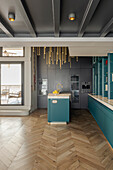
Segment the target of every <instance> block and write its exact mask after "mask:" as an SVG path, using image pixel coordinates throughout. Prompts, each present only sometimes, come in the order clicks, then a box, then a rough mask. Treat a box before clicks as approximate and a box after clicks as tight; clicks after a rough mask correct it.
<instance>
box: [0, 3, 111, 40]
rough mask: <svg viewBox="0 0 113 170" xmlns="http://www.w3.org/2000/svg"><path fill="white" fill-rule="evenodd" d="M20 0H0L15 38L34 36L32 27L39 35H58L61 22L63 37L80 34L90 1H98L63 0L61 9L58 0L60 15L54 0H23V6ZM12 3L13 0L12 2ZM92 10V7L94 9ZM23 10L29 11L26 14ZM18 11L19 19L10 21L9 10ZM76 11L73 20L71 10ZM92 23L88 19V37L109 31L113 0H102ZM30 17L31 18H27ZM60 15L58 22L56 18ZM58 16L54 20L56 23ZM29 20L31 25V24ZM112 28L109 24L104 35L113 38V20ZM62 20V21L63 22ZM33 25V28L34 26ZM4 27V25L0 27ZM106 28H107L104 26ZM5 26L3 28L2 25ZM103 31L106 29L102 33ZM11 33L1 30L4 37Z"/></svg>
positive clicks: (17, 16) (0, 11) (86, 26)
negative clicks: (69, 17) (56, 32)
mask: <svg viewBox="0 0 113 170" xmlns="http://www.w3.org/2000/svg"><path fill="white" fill-rule="evenodd" d="M17 1H19V0H0V17H1V18H3V19H4V21H5V23H6V25H4V26H5V27H6V28H7V26H9V27H10V28H11V29H12V32H14V36H15V37H25V36H27V37H29V36H32V34H31V32H30V31H31V30H33V31H34V33H35V34H36V35H37V36H39V37H54V36H55V26H54V23H58V24H57V30H58V35H59V36H60V37H77V36H78V33H79V31H80V26H81V25H82V21H84V20H83V16H84V13H85V11H86V8H87V6H88V4H89V3H88V2H95V1H96V0H92V1H91V0H60V3H59V4H60V5H59V7H60V10H59V9H58V5H57V0H54V4H55V5H54V8H55V6H56V9H55V10H56V14H58V12H59V13H60V14H59V15H60V21H59V17H57V15H56V17H55V16H54V15H53V14H54V13H53V11H54V10H53V6H52V0H20V1H19V2H20V3H21V2H22V5H23V9H21V8H22V6H21V5H20V6H19V7H18V3H16V2H17ZM11 2H12V3H11ZM90 9H91V8H90ZM21 10H23V11H24V12H25V14H24V12H23V13H22V12H21ZM10 11H12V12H14V13H15V21H14V22H10V21H9V20H8V12H10ZM72 12H74V13H75V16H76V18H75V21H70V20H69V19H68V16H69V14H70V13H72ZM93 12H94V13H93V15H90V12H89V16H92V17H91V18H90V20H89V21H90V22H86V25H85V28H84V31H83V35H82V36H84V37H99V36H102V34H101V33H103V32H104V33H105V30H106V27H105V26H106V25H107V23H109V21H110V20H111V18H113V0H100V2H99V4H98V5H97V6H95V8H94V11H93ZM25 16H27V17H28V18H27V19H28V20H29V21H27V20H26V19H25ZM54 18H57V19H56V20H57V21H56V22H55V19H54ZM53 19H54V22H53ZM28 22H29V25H30V26H28V25H27V23H28ZM111 22H112V20H111ZM111 22H110V24H111V27H110V26H109V24H108V25H107V31H106V34H105V35H104V33H103V36H107V37H113V28H112V23H111ZM59 23H60V24H59ZM31 27H32V28H31ZM0 28H2V27H0ZM103 28H105V29H103ZM2 29H3V28H2ZM102 30H104V31H103V32H102ZM4 35H6V36H7V34H5V33H4V32H3V30H1V29H0V37H3V36H4Z"/></svg>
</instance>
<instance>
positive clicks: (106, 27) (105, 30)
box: [100, 18, 113, 37]
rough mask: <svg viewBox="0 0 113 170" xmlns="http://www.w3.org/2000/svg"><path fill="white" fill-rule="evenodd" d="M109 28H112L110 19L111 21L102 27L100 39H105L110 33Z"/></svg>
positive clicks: (112, 21)
mask: <svg viewBox="0 0 113 170" xmlns="http://www.w3.org/2000/svg"><path fill="white" fill-rule="evenodd" d="M111 28H113V18H111V20H110V21H109V22H108V23H107V24H106V25H105V26H104V28H103V29H102V31H101V33H100V37H105V36H106V35H107V34H108V33H109V32H110V30H111Z"/></svg>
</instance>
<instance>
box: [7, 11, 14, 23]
mask: <svg viewBox="0 0 113 170" xmlns="http://www.w3.org/2000/svg"><path fill="white" fill-rule="evenodd" d="M8 18H9V20H10V21H14V20H15V14H14V13H12V12H9V14H8Z"/></svg>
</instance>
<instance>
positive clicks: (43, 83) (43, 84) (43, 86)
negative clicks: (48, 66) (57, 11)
mask: <svg viewBox="0 0 113 170" xmlns="http://www.w3.org/2000/svg"><path fill="white" fill-rule="evenodd" d="M38 95H47V79H39V80H38Z"/></svg>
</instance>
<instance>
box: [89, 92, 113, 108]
mask: <svg viewBox="0 0 113 170" xmlns="http://www.w3.org/2000/svg"><path fill="white" fill-rule="evenodd" d="M88 95H89V96H90V97H92V98H94V99H95V100H97V101H98V102H100V103H102V104H103V105H105V106H106V107H108V108H109V109H111V110H113V99H108V98H107V97H102V96H100V95H94V94H88Z"/></svg>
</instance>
